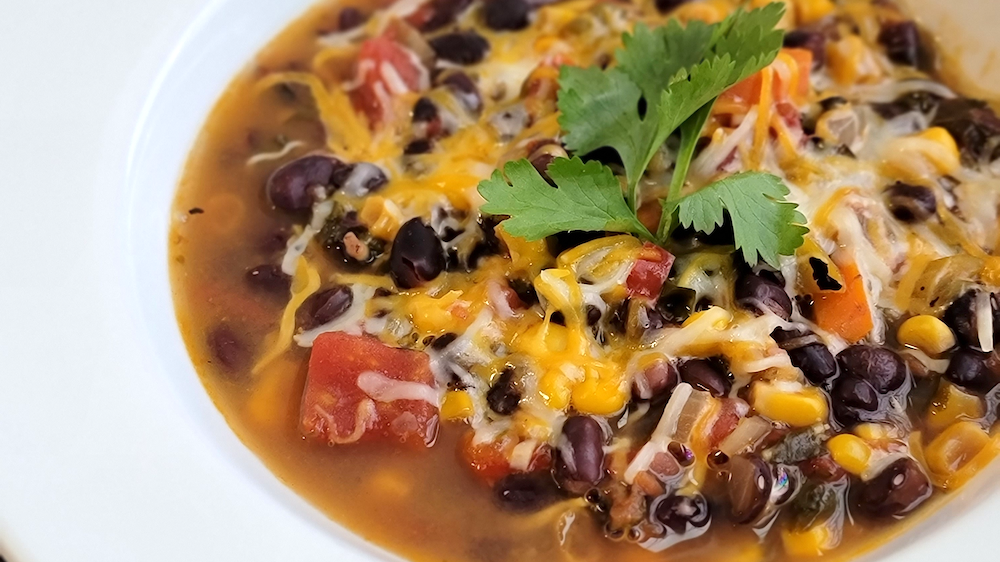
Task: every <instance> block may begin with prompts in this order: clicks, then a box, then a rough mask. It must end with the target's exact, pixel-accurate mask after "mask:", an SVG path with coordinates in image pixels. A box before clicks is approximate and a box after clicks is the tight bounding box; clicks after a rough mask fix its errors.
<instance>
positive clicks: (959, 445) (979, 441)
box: [924, 421, 990, 481]
mask: <svg viewBox="0 0 1000 562" xmlns="http://www.w3.org/2000/svg"><path fill="white" fill-rule="evenodd" d="M989 444H990V436H989V435H988V434H987V433H986V431H984V430H983V428H982V427H980V426H979V424H978V423H975V422H970V421H963V422H958V423H956V424H954V425H952V426H951V427H949V428H948V429H946V430H944V431H943V432H941V435H938V436H937V437H936V438H935V439H934V440H933V441H931V443H930V445H927V449H926V450H925V452H924V455H925V458H926V459H927V468H929V469H930V471H931V476H932V477H933V478H934V480H935V481H945V480H947V479H948V478H950V477H951V476H953V475H954V474H955V473H957V472H958V471H959V470H961V469H962V467H963V466H965V465H966V464H967V463H968V462H969V461H970V460H972V459H973V458H975V457H976V455H978V454H979V452H980V451H982V450H983V449H985V448H986V446H987V445H989Z"/></svg>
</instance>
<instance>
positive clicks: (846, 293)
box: [813, 263, 874, 343]
mask: <svg viewBox="0 0 1000 562" xmlns="http://www.w3.org/2000/svg"><path fill="white" fill-rule="evenodd" d="M837 267H839V268H840V272H841V274H843V276H844V283H845V285H844V290H843V291H841V292H839V293H838V292H834V291H820V292H818V293H815V294H814V295H813V315H814V317H815V319H816V324H818V325H819V327H820V328H823V329H824V330H826V331H828V332H833V333H835V334H837V335H839V336H840V337H842V338H844V339H845V340H847V341H849V342H851V343H854V342H856V341H858V340H860V339H861V338H863V337H865V336H866V335H868V332H870V331H872V327H873V326H874V324H873V322H872V315H871V309H869V308H868V296H867V295H866V294H865V283H864V280H863V279H862V278H861V273H860V272H859V271H858V266H857V265H855V264H854V263H847V264H840V263H838V264H837Z"/></svg>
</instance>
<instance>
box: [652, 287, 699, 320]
mask: <svg viewBox="0 0 1000 562" xmlns="http://www.w3.org/2000/svg"><path fill="white" fill-rule="evenodd" d="M697 297H698V293H696V292H695V291H694V290H693V289H688V288H687V287H673V288H669V289H668V288H666V287H664V289H663V293H662V294H661V296H660V298H658V299H656V310H657V312H659V313H660V315H661V316H662V317H663V320H664V322H665V323H667V324H682V323H683V322H684V321H685V320H687V319H688V317H689V316H691V313H692V312H694V306H695V300H696V299H697Z"/></svg>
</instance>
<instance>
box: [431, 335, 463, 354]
mask: <svg viewBox="0 0 1000 562" xmlns="http://www.w3.org/2000/svg"><path fill="white" fill-rule="evenodd" d="M457 339H458V334H456V333H454V332H448V333H446V334H443V335H441V336H438V337H436V338H434V340H433V341H432V342H431V344H430V345H431V349H435V350H437V351H441V350H442V349H444V348H446V347H448V346H449V345H450V344H451V343H452V342H454V341H455V340H457Z"/></svg>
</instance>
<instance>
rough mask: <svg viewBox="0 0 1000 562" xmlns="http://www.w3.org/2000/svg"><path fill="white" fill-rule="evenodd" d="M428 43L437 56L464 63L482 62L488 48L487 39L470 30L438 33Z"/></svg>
mask: <svg viewBox="0 0 1000 562" xmlns="http://www.w3.org/2000/svg"><path fill="white" fill-rule="evenodd" d="M430 45H431V48H432V49H434V52H435V53H436V54H437V56H438V58H440V59H443V60H446V61H450V62H453V63H456V64H464V65H469V64H476V63H479V62H482V60H483V58H485V57H486V52H487V51H489V50H490V43H489V41H487V40H486V39H485V38H484V37H483V36H482V35H480V34H478V33H476V32H475V31H472V30H468V31H455V32H453V33H446V34H444V35H438V36H437V37H435V38H433V39H431V40H430Z"/></svg>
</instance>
